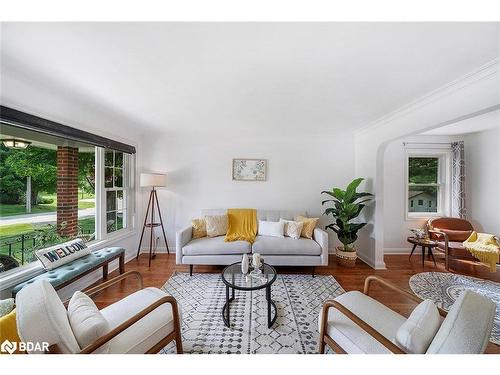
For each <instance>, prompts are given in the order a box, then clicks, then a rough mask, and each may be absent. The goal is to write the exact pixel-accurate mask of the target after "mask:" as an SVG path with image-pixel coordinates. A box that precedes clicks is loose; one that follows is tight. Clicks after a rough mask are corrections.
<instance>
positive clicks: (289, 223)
mask: <svg viewBox="0 0 500 375" xmlns="http://www.w3.org/2000/svg"><path fill="white" fill-rule="evenodd" d="M280 222H283V223H285V229H284V233H285V236H286V237H291V238H293V239H296V240H298V239H299V238H300V233H302V227H303V226H304V222H302V221H293V220H285V219H280Z"/></svg>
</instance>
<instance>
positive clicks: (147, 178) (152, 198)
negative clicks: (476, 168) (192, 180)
mask: <svg viewBox="0 0 500 375" xmlns="http://www.w3.org/2000/svg"><path fill="white" fill-rule="evenodd" d="M140 185H141V187H150V188H151V192H150V193H149V201H148V208H147V209H146V216H145V217H144V225H143V226H142V233H141V239H140V241H139V247H138V248H137V256H136V259H139V254H140V252H141V245H142V238H143V237H144V231H145V230H146V228H150V229H151V234H150V238H149V267H151V259H153V258H154V257H155V256H156V254H154V253H153V237H154V228H157V227H161V230H162V233H163V239H164V240H165V245H166V246H167V252H168V253H169V254H170V250H169V249H168V242H167V236H165V228H164V227H163V220H162V218H161V210H160V204H159V203H158V195H157V194H156V188H157V187H163V186H166V185H167V176H166V175H165V174H159V173H141V177H140ZM155 205H156V207H155ZM155 209H156V210H157V211H158V218H159V219H160V220H159V222H157V221H156V219H155ZM148 219H149V222H148Z"/></svg>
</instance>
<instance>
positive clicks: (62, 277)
mask: <svg viewBox="0 0 500 375" xmlns="http://www.w3.org/2000/svg"><path fill="white" fill-rule="evenodd" d="M124 252H125V249H124V248H123V247H107V248H104V249H100V250H96V251H93V252H92V253H90V254H89V255H86V256H84V257H81V258H78V259H76V260H74V261H72V262H70V263H66V264H65V265H63V266H61V267H58V268H54V269H53V270H50V271H47V272H44V273H42V274H41V275H38V276H35V277H33V278H32V279H29V280H27V281H24V282H22V283H20V284H17V285H16V286H15V287H14V288H12V293H13V294H16V293H17V292H19V291H20V290H21V289H22V288H24V287H25V286H26V285H29V284H32V283H34V282H35V281H36V280H48V281H49V282H50V283H51V284H52V286H53V287H54V288H57V287H58V286H59V285H61V284H63V283H65V282H66V281H68V280H71V279H73V278H75V277H76V276H78V275H81V274H82V273H84V272H86V271H88V270H90V269H92V268H94V267H96V266H98V265H100V264H103V263H105V262H107V261H108V260H109V259H111V258H113V257H115V256H117V255H119V254H122V253H124Z"/></svg>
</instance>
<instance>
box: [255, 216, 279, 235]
mask: <svg viewBox="0 0 500 375" xmlns="http://www.w3.org/2000/svg"><path fill="white" fill-rule="evenodd" d="M284 229H285V223H284V222H282V221H262V220H259V230H258V235H259V236H271V237H283V233H284Z"/></svg>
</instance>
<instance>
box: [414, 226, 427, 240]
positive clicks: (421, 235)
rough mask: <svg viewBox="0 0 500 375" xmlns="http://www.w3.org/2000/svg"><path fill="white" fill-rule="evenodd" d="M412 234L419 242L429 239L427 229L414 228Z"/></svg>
mask: <svg viewBox="0 0 500 375" xmlns="http://www.w3.org/2000/svg"><path fill="white" fill-rule="evenodd" d="M410 232H412V233H413V234H414V235H415V237H416V238H418V239H419V240H422V239H425V238H427V231H426V230H425V229H422V228H413V229H410Z"/></svg>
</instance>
